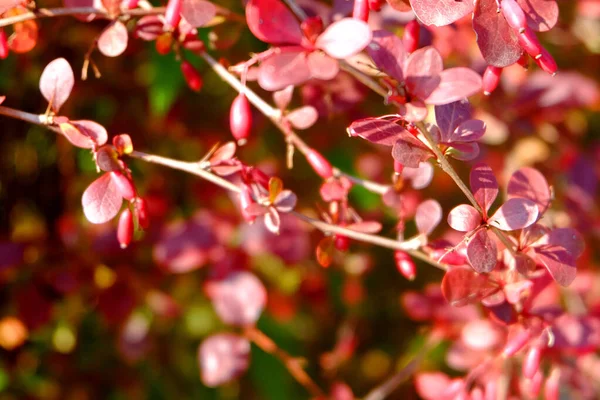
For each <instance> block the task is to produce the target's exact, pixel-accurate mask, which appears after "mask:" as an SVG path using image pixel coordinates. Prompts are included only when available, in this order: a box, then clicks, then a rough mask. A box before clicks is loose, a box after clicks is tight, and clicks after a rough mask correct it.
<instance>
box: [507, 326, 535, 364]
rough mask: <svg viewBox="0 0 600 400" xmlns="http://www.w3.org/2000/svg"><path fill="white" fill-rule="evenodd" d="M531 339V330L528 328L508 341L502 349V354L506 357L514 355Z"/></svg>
mask: <svg viewBox="0 0 600 400" xmlns="http://www.w3.org/2000/svg"><path fill="white" fill-rule="evenodd" d="M529 339H531V332H529V331H528V330H523V331H521V332H519V333H517V334H516V335H514V336H513V337H511V338H510V339H509V340H508V341H507V342H506V345H505V346H504V349H503V350H502V355H503V356H504V357H512V356H513V355H515V354H516V353H517V352H518V351H519V350H521V349H522V348H523V346H525V345H526V344H527V342H529Z"/></svg>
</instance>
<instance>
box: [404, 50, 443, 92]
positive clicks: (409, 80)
mask: <svg viewBox="0 0 600 400" xmlns="http://www.w3.org/2000/svg"><path fill="white" fill-rule="evenodd" d="M443 69H444V64H443V62H442V56H441V55H440V53H439V52H438V51H437V50H436V49H434V48H433V47H423V48H422V49H419V50H417V51H415V52H414V53H412V54H411V55H410V56H408V59H407V60H406V64H405V66H404V75H405V82H406V87H407V88H408V91H409V92H410V93H411V94H413V95H414V96H417V97H418V98H419V99H426V98H427V97H429V96H430V95H431V94H432V93H433V91H434V90H435V89H436V88H437V87H438V85H439V84H440V82H441V78H440V76H439V75H440V73H441V72H442V70H443Z"/></svg>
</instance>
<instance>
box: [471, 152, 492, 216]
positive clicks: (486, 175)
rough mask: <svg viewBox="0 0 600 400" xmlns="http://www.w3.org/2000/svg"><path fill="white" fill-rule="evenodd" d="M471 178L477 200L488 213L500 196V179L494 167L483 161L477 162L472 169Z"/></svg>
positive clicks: (472, 188)
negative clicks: (495, 174)
mask: <svg viewBox="0 0 600 400" xmlns="http://www.w3.org/2000/svg"><path fill="white" fill-rule="evenodd" d="M469 180H470V185H471V190H472V191H473V196H475V200H477V203H478V204H479V206H480V207H481V208H482V209H483V210H484V211H485V212H486V213H487V211H488V210H489V209H490V207H491V206H492V203H494V200H496V197H497V196H498V181H496V177H495V176H494V173H493V172H492V169H491V168H490V167H489V166H488V165H485V164H483V163H480V164H477V165H475V166H474V167H473V169H472V170H471V175H470V179H469Z"/></svg>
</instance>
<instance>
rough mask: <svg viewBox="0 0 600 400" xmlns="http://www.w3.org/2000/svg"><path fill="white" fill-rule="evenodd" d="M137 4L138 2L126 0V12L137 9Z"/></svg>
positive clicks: (137, 0) (136, 0)
mask: <svg viewBox="0 0 600 400" xmlns="http://www.w3.org/2000/svg"><path fill="white" fill-rule="evenodd" d="M138 2H139V0H127V1H126V2H125V7H127V9H128V10H132V9H134V8H137V6H138Z"/></svg>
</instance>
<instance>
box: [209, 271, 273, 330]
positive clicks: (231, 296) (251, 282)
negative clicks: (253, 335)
mask: <svg viewBox="0 0 600 400" xmlns="http://www.w3.org/2000/svg"><path fill="white" fill-rule="evenodd" d="M206 292H207V294H208V296H209V297H210V299H211V301H212V303H213V306H214V307H215V311H216V313H217V315H218V316H219V318H221V320H222V321H223V322H225V323H226V324H230V325H236V326H246V325H253V324H255V323H256V321H258V318H259V317H260V314H261V313H262V310H263V308H264V307H265V304H266V303H267V290H266V289H265V287H264V285H263V284H262V282H261V281H260V280H259V279H258V278H257V277H256V276H254V275H253V274H252V273H250V272H246V271H242V272H234V273H232V274H230V275H228V276H227V278H225V279H222V280H217V281H210V282H208V283H207V284H206Z"/></svg>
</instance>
